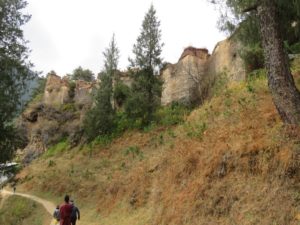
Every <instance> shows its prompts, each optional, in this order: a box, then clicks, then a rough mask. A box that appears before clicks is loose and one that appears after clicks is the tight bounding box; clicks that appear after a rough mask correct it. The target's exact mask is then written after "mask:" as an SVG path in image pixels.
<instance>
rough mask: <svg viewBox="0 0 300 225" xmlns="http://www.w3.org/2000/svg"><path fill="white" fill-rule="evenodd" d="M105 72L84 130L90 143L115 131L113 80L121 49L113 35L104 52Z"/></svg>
mask: <svg viewBox="0 0 300 225" xmlns="http://www.w3.org/2000/svg"><path fill="white" fill-rule="evenodd" d="M103 55H104V70H103V71H102V72H101V74H102V75H101V83H100V87H99V89H98V90H97V93H96V97H95V105H94V107H93V108H92V109H91V110H90V111H89V112H88V113H87V116H86V119H85V122H84V128H85V134H86V136H87V137H88V141H91V140H93V139H94V138H95V137H97V136H99V135H107V134H111V133H112V132H113V129H114V120H115V111H114V109H113V106H112V102H113V101H112V100H113V98H112V96H113V83H112V82H113V80H114V79H115V76H116V72H117V69H118V61H119V49H118V47H117V44H116V41H115V36H114V35H113V37H112V40H111V42H110V44H109V47H108V48H107V49H105V51H104V52H103Z"/></svg>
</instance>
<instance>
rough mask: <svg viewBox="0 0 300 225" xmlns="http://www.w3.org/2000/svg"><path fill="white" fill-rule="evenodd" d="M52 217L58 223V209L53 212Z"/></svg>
mask: <svg viewBox="0 0 300 225" xmlns="http://www.w3.org/2000/svg"><path fill="white" fill-rule="evenodd" d="M53 217H54V218H55V219H57V221H59V219H60V216H59V210H58V209H55V210H54V213H53Z"/></svg>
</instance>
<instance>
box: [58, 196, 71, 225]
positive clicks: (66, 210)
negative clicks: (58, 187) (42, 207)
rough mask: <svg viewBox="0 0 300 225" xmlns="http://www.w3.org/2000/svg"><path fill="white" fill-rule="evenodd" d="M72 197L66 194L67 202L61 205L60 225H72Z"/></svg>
mask: <svg viewBox="0 0 300 225" xmlns="http://www.w3.org/2000/svg"><path fill="white" fill-rule="evenodd" d="M69 200H70V197H69V195H66V196H65V202H64V204H62V205H61V206H60V209H59V215H60V220H59V221H60V225H71V213H72V208H73V206H72V205H71V204H69Z"/></svg>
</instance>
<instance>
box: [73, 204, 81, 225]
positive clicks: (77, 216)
mask: <svg viewBox="0 0 300 225" xmlns="http://www.w3.org/2000/svg"><path fill="white" fill-rule="evenodd" d="M71 205H72V206H73V208H72V213H71V224H72V225H76V220H77V219H78V220H80V212H79V209H78V208H77V207H76V206H75V204H74V201H73V200H71Z"/></svg>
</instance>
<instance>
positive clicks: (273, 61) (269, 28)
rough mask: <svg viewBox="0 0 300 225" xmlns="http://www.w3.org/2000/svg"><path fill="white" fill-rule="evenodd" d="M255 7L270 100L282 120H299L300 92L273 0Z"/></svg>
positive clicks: (299, 121)
mask: <svg viewBox="0 0 300 225" xmlns="http://www.w3.org/2000/svg"><path fill="white" fill-rule="evenodd" d="M257 11H258V17H259V23H260V30H261V36H262V43H263V49H264V53H265V62H266V69H267V76H268V85H269V88H270V91H271V94H272V97H273V102H274V104H275V106H276V108H277V110H278V112H279V115H280V116H281V119H282V120H283V122H284V123H288V124H300V92H299V91H298V90H297V88H296V86H295V82H294V79H293V77H292V75H291V71H290V68H289V62H288V56H287V53H286V52H285V50H284V47H283V40H282V37H281V34H280V29H279V22H278V16H277V9H276V4H275V2H274V0H261V1H260V5H259V6H258V8H257Z"/></svg>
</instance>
